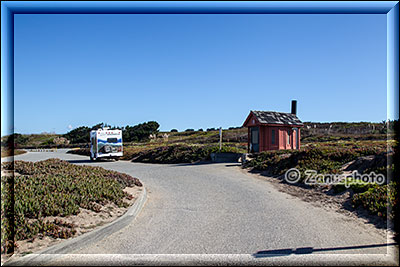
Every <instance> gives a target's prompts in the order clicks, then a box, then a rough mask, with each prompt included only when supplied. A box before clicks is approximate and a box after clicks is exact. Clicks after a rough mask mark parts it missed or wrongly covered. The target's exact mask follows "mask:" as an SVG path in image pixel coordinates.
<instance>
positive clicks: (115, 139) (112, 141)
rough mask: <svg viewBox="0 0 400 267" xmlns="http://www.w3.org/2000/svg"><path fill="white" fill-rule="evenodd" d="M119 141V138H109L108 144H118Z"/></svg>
mask: <svg viewBox="0 0 400 267" xmlns="http://www.w3.org/2000/svg"><path fill="white" fill-rule="evenodd" d="M117 142H118V139H117V138H107V143H117Z"/></svg>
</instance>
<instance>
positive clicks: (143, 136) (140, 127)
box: [63, 121, 160, 144]
mask: <svg viewBox="0 0 400 267" xmlns="http://www.w3.org/2000/svg"><path fill="white" fill-rule="evenodd" d="M103 127H109V128H110V129H111V130H114V129H121V130H122V138H123V140H124V142H141V141H147V140H148V139H149V136H150V135H151V134H156V133H158V128H159V127H160V125H159V124H158V123H157V122H156V121H149V122H144V123H140V124H137V125H135V126H129V125H127V126H125V127H119V126H110V125H108V124H104V123H99V124H96V125H94V126H92V127H87V126H81V127H78V128H76V129H73V130H71V131H69V132H68V133H66V134H64V135H63V137H65V138H67V139H68V140H69V141H70V142H71V144H79V143H85V142H89V138H90V131H92V130H97V129H100V128H103Z"/></svg>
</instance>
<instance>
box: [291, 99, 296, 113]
mask: <svg viewBox="0 0 400 267" xmlns="http://www.w3.org/2000/svg"><path fill="white" fill-rule="evenodd" d="M291 113H292V114H293V115H296V114H297V101H296V100H292V112H291Z"/></svg>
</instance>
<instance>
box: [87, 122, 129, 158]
mask: <svg viewBox="0 0 400 267" xmlns="http://www.w3.org/2000/svg"><path fill="white" fill-rule="evenodd" d="M122 155H123V148H122V130H109V129H108V128H102V129H98V130H92V131H90V160H97V159H99V158H114V159H116V160H118V158H119V157H121V156H122Z"/></svg>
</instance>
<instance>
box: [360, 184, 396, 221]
mask: <svg viewBox="0 0 400 267" xmlns="http://www.w3.org/2000/svg"><path fill="white" fill-rule="evenodd" d="M396 190H397V189H396V183H394V182H391V183H389V184H388V185H374V186H372V187H370V188H369V189H368V190H367V191H365V192H363V193H359V194H355V195H354V196H353V199H352V202H353V205H354V207H356V206H363V207H364V208H366V209H367V210H368V211H370V212H371V213H372V214H377V215H378V216H381V217H386V216H387V215H388V216H389V219H393V218H394V209H393V207H395V206H396V205H397V201H398V199H397V191H396ZM388 208H389V211H390V213H389V214H387V211H388Z"/></svg>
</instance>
